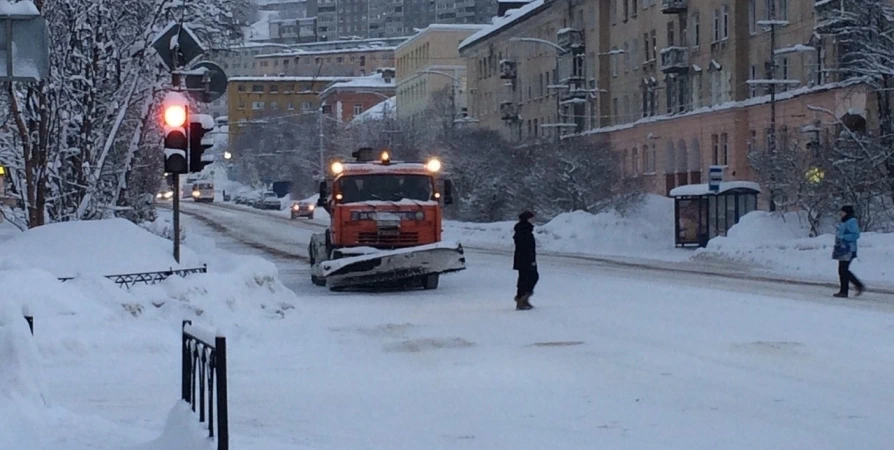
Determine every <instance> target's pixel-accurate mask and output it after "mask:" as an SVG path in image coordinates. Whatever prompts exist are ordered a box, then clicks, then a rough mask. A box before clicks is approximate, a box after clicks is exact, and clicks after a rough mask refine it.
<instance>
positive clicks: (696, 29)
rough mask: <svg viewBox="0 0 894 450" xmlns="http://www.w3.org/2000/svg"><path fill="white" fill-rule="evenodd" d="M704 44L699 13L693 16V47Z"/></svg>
mask: <svg viewBox="0 0 894 450" xmlns="http://www.w3.org/2000/svg"><path fill="white" fill-rule="evenodd" d="M701 42H702V25H701V18H700V17H699V15H698V13H696V14H693V15H692V45H694V46H696V47H698V46H699V45H701Z"/></svg>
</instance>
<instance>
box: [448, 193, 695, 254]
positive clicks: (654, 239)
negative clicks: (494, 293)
mask: <svg viewBox="0 0 894 450" xmlns="http://www.w3.org/2000/svg"><path fill="white" fill-rule="evenodd" d="M673 217H674V202H673V200H672V199H669V198H666V197H661V196H657V195H647V196H646V197H645V198H644V199H643V202H642V204H641V205H639V206H637V207H636V208H635V209H633V210H632V211H628V212H627V213H626V214H621V213H619V212H618V211H615V210H610V211H606V212H603V213H599V214H590V213H586V212H583V211H575V212H571V213H565V214H561V215H559V216H557V217H556V218H554V219H552V220H551V221H549V222H547V223H546V224H544V225H542V226H538V227H536V228H535V233H536V237H537V245H538V248H540V249H541V251H547V252H563V253H576V254H590V255H624V256H649V257H653V258H661V259H662V260H683V259H686V258H687V257H688V256H689V254H688V253H686V252H679V251H675V250H674V241H673V239H674V223H673ZM514 225H515V222H497V223H489V224H473V223H463V222H446V223H445V227H444V232H445V236H446V238H447V239H451V240H457V241H460V242H462V243H463V245H466V246H470V247H485V248H500V249H509V248H512V246H513V245H514V244H513V241H512V234H513V232H512V228H513V226H514Z"/></svg>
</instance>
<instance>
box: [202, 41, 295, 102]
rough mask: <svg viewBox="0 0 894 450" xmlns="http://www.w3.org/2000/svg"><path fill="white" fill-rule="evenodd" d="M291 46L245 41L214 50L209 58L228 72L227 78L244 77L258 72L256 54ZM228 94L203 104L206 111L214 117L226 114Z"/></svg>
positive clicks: (279, 50)
mask: <svg viewBox="0 0 894 450" xmlns="http://www.w3.org/2000/svg"><path fill="white" fill-rule="evenodd" d="M288 48H289V47H288V46H286V45H282V44H276V43H257V42H245V43H242V44H238V45H233V46H230V47H228V48H224V49H215V50H212V51H211V52H210V53H209V55H208V59H209V60H211V61H214V62H215V63H217V64H219V65H220V67H222V68H223V70H224V72H225V73H226V74H227V78H232V77H244V76H251V75H256V74H257V68H258V63H257V61H256V60H255V56H257V55H260V54H264V53H274V52H281V51H283V50H285V49H288ZM227 105H228V103H227V96H226V95H224V96H221V97H220V98H219V99H217V100H215V101H214V102H213V103H211V104H208V105H203V107H204V111H203V112H204V113H206V114H211V115H212V116H214V117H220V116H226V114H227V112H228V110H229V107H228V106H227Z"/></svg>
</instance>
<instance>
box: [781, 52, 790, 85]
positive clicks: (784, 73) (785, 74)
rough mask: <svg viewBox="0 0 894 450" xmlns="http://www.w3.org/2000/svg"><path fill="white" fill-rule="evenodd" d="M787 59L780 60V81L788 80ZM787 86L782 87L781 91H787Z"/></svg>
mask: <svg viewBox="0 0 894 450" xmlns="http://www.w3.org/2000/svg"><path fill="white" fill-rule="evenodd" d="M788 75H789V74H788V58H782V79H783V80H788ZM788 88H789V86H788V84H784V85H782V90H783V91H788Z"/></svg>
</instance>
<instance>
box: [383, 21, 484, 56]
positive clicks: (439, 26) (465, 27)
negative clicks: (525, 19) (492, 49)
mask: <svg viewBox="0 0 894 450" xmlns="http://www.w3.org/2000/svg"><path fill="white" fill-rule="evenodd" d="M488 27H490V25H487V24H473V23H433V24H431V25H429V26H427V27H425V28H422V29H420V30H418V31H417V32H416V34H414V35H413V36H411V37H410V38H409V39H407V40H406V41H403V42H401V43H400V44H398V46H397V47H394V50H395V51H397V50H400V49H401V48H404V47H406V46H407V45H409V44H410V43H411V42H413V41H415V40H416V39H418V38H420V37H422V36H423V35H424V34H426V33H429V32H433V31H481V30H484V29H485V28H488Z"/></svg>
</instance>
